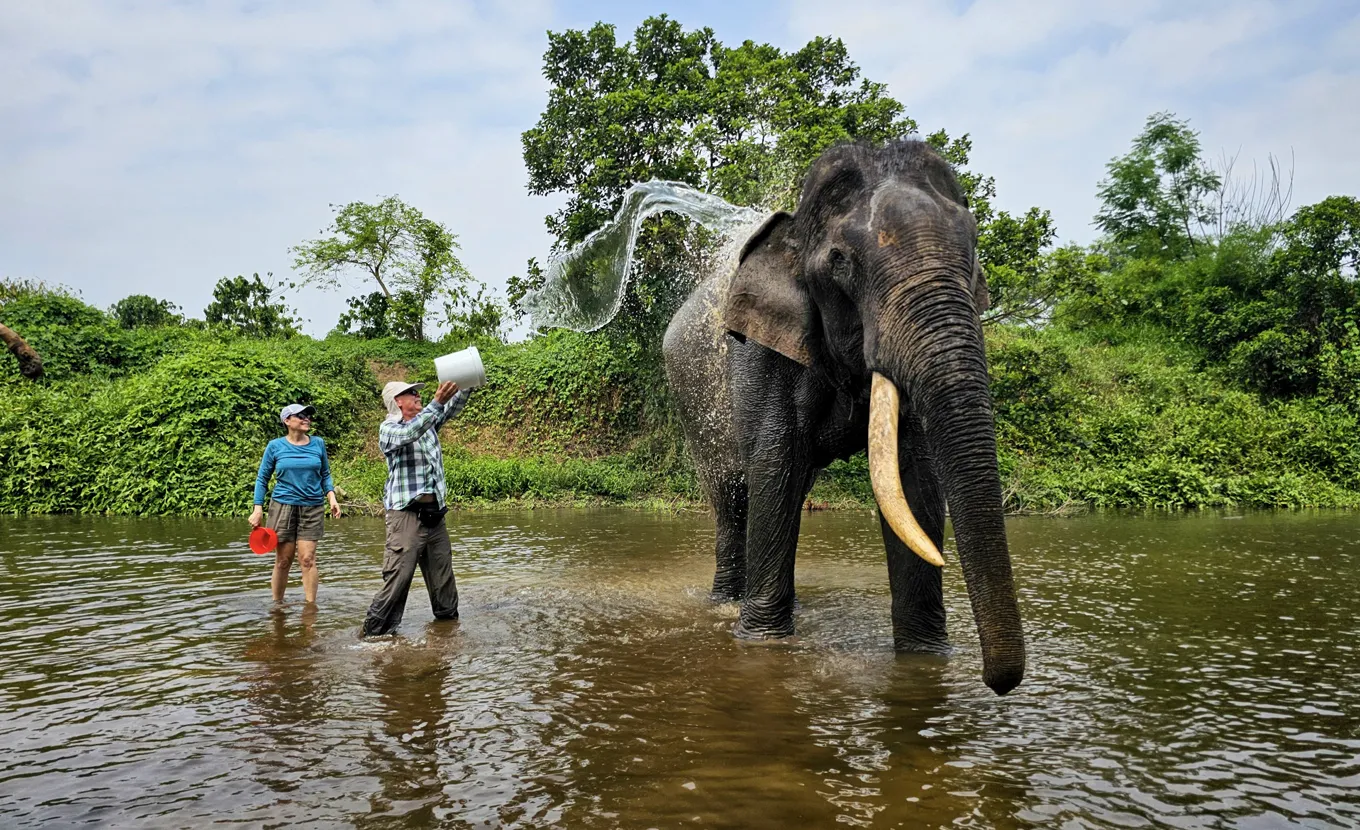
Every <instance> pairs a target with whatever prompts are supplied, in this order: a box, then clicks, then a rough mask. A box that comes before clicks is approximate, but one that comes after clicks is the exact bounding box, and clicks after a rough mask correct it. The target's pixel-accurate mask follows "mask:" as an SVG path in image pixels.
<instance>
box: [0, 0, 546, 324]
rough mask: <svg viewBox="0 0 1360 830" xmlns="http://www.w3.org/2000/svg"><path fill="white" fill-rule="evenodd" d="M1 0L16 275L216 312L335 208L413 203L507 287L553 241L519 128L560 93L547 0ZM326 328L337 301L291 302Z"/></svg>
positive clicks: (284, 259)
mask: <svg viewBox="0 0 1360 830" xmlns="http://www.w3.org/2000/svg"><path fill="white" fill-rule="evenodd" d="M248 8H249V7H247V6H242V5H239V4H235V3H232V4H224V3H216V4H206V5H193V6H189V5H173V6H169V5H164V4H149V3H131V4H123V5H118V6H115V5H113V4H80V5H68V6H57V5H53V4H6V6H5V7H4V10H3V11H0V33H3V34H0V88H3V89H4V90H5V91H4V93H2V94H0V95H2V96H3V97H0V182H3V190H4V192H5V193H6V194H7V197H6V198H5V199H3V200H0V275H10V276H24V277H36V278H41V279H46V280H48V281H51V282H58V283H64V284H67V285H69V286H71V287H74V288H77V289H79V290H81V292H82V293H83V295H84V296H85V298H86V299H87V300H88V301H90V302H93V303H96V304H98V305H108V304H109V303H111V302H113V301H114V300H117V299H118V298H120V297H122V296H125V295H127V294H129V293H137V292H145V293H151V294H153V295H156V296H160V297H166V298H169V299H171V300H172V301H174V302H176V303H178V304H180V305H181V306H183V307H184V308H185V309H186V310H187V311H189V312H190V313H193V314H199V313H201V310H202V309H203V307H204V306H205V305H206V304H207V302H208V300H209V299H210V296H211V290H212V286H213V284H214V283H215V282H216V280H217V279H218V278H219V277H222V276H227V275H234V274H237V273H246V274H249V273H250V272H252V271H259V272H261V273H264V272H266V271H273V272H274V273H275V274H276V276H281V277H285V278H286V277H288V276H289V274H290V267H289V266H290V257H289V256H288V254H287V248H288V247H289V246H290V245H293V244H296V243H297V242H300V241H302V240H303V239H307V238H312V237H314V236H316V235H318V233H319V231H320V230H321V229H322V228H323V227H324V226H325V225H326V224H328V222H329V219H330V216H331V213H330V209H329V208H328V205H329V204H331V203H344V202H347V201H351V200H355V199H361V200H372V199H374V198H375V197H378V196H380V195H388V194H392V193H399V194H400V195H401V196H402V197H403V198H405V199H406V200H407V201H409V202H410V203H411V204H414V205H416V206H417V207H419V208H421V209H422V210H423V211H424V212H425V213H426V214H427V215H428V216H431V217H432V218H435V219H437V220H439V221H442V222H445V223H446V224H448V225H449V226H450V228H452V229H453V230H454V232H455V233H457V234H459V236H460V241H461V243H462V246H463V249H462V252H461V253H462V259H463V261H464V263H465V264H466V265H467V266H468V267H469V269H470V270H471V271H472V272H473V274H474V275H475V276H477V277H478V278H480V279H482V280H484V281H486V282H488V283H490V284H492V285H503V283H504V280H505V278H506V277H507V276H509V275H510V274H512V273H517V272H520V271H521V270H522V268H523V266H524V262H525V260H526V259H527V258H528V257H530V256H541V255H542V254H543V253H544V252H545V251H546V250H547V248H548V245H549V242H550V240H549V238H548V236H547V234H546V232H545V231H544V229H543V221H542V220H543V216H544V215H545V214H547V213H549V212H551V211H552V210H553V209H554V208H555V207H556V205H557V202H556V200H551V199H542V198H533V197H530V196H528V195H527V193H526V190H525V182H526V174H525V171H524V168H523V164H522V163H521V161H520V158H519V154H520V145H519V132H520V131H521V130H523V129H524V128H526V127H527V126H529V125H530V124H532V123H533V121H534V119H535V118H536V117H537V113H538V111H539V109H541V107H542V104H543V100H544V98H545V95H546V86H545V82H544V81H543V80H542V78H541V77H540V72H539V67H540V62H541V54H542V51H543V48H544V42H543V32H544V30H545V29H547V28H548V26H549V23H550V19H551V12H552V9H551V8H550V6H549V5H548V4H546V3H545V2H507V3H501V4H491V5H487V4H474V3H472V2H447V3H412V2H395V3H383V4H375V3H369V2H361V1H360V0H346V1H345V2H326V3H321V2H313V3H293V4H288V5H286V6H282V5H281V6H275V5H265V6H259V7H258V10H257V11H248ZM296 301H297V304H298V305H299V307H300V310H301V311H302V312H303V314H304V316H305V317H308V318H310V319H311V321H312V322H311V324H310V325H309V326H308V330H309V331H312V332H314V333H323V332H324V331H326V330H327V329H328V328H329V327H330V325H332V324H333V323H334V321H335V319H336V317H337V316H338V314H339V312H340V310H341V309H342V308H343V295H336V294H322V293H320V292H315V291H308V292H304V293H302V294H300V295H298V296H297V297H296Z"/></svg>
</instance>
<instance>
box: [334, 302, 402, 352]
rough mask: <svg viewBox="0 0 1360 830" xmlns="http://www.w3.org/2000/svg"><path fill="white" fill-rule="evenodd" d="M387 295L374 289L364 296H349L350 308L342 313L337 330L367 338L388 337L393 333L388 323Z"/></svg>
mask: <svg viewBox="0 0 1360 830" xmlns="http://www.w3.org/2000/svg"><path fill="white" fill-rule="evenodd" d="M389 305H390V303H389V302H388V300H387V295H385V294H383V293H382V292H381V291H374V292H372V293H370V294H365V295H364V296H362V297H350V298H349V310H348V311H346V312H344V313H343V314H341V315H340V321H339V322H338V323H337V324H336V326H335V330H336V331H337V332H339V333H341V334H354V335H356V336H358V337H362V338H364V339H365V340H372V339H375V338H378V337H387V336H388V335H389V334H391V326H390V325H389V323H388V317H387V314H388V307H389Z"/></svg>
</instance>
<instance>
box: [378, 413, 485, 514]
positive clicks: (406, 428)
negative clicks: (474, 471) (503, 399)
mask: <svg viewBox="0 0 1360 830" xmlns="http://www.w3.org/2000/svg"><path fill="white" fill-rule="evenodd" d="M471 394H472V393H471V392H468V391H466V390H464V391H461V392H459V393H458V394H456V395H454V396H453V399H452V400H450V401H449V402H448V403H447V404H442V403H440V402H439V401H430V402H429V404H427V405H426V406H425V408H424V409H422V410H420V414H418V415H416V416H415V417H414V418H412V419H411V420H409V421H402V420H399V419H398V418H397V417H395V416H392V417H389V418H387V420H385V421H383V422H382V426H380V427H378V448H379V449H381V450H382V454H383V455H384V456H385V457H386V458H387V487H386V489H384V490H383V507H386V508H387V509H388V510H400V509H402V508H403V507H405V506H406V505H408V504H410V503H411V500H412V499H414V498H415V497H416V496H419V495H421V494H423V493H433V494H434V497H435V499H436V500H437V501H438V502H439V506H440V507H443V506H444V500H445V495H446V491H445V485H444V453H443V452H441V451H440V449H439V428H440V427H442V426H443V425H444V423H445V422H446V421H448V420H449V419H450V418H452V417H453V416H455V415H457V414H458V413H459V412H462V411H463V407H464V406H467V402H468V397H469V396H470V395H471Z"/></svg>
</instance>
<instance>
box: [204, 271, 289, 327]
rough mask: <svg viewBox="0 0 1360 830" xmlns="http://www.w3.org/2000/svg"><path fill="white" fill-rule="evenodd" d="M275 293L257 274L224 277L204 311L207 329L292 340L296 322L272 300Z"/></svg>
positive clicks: (283, 308) (280, 302)
mask: <svg viewBox="0 0 1360 830" xmlns="http://www.w3.org/2000/svg"><path fill="white" fill-rule="evenodd" d="M268 276H269V277H271V278H272V277H273V276H274V275H273V274H269V275H268ZM271 283H272V279H271ZM275 291H276V287H275V286H272V285H270V284H266V283H265V282H264V280H261V279H260V275H259V274H252V275H251V278H250V279H246V278H245V277H241V276H237V277H223V278H222V279H220V280H218V281H217V285H216V287H214V288H213V301H212V302H211V303H209V304H208V307H207V308H205V309H204V310H203V317H204V319H205V320H206V321H207V322H208V325H210V326H222V327H225V328H228V329H233V330H235V331H238V332H240V333H242V334H245V335H248V336H250V337H275V336H283V337H291V336H292V335H294V334H296V333H297V330H298V329H297V321H296V320H295V319H294V318H293V315H292V313H291V312H290V311H289V309H288V307H287V306H286V305H285V304H284V303H283V302H282V300H281V299H280V300H275V299H274V295H275Z"/></svg>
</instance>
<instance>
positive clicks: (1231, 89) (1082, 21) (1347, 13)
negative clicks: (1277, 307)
mask: <svg viewBox="0 0 1360 830" xmlns="http://www.w3.org/2000/svg"><path fill="white" fill-rule="evenodd" d="M1358 11H1360V10H1357V9H1356V8H1355V7H1353V6H1352V5H1350V4H1342V3H1335V2H1334V3H1325V2H1324V3H1306V2H1305V3H1299V2H1286V1H1285V0H1279V1H1267V0H1251V1H1250V2H1210V3H1196V4H1183V3H1171V2H1157V1H1156V0H1144V1H1143V2H1138V1H1137V0H1134V2H1106V3H1088V2H1081V0H1054V2H1047V3H1009V2H1002V0H977V2H974V3H972V4H971V5H968V6H967V7H966V8H960V7H959V5H958V4H956V3H954V2H952V0H913V2H896V1H894V2H887V1H886V0H885V1H884V2H878V1H877V0H843V2H839V3H837V4H835V5H834V6H829V5H827V4H824V3H819V2H811V0H795V2H794V3H793V6H792V14H791V18H790V19H791V34H793V35H794V36H795V37H796V38H803V39H806V38H809V37H812V36H813V35H815V34H828V33H829V34H837V35H839V36H841V37H842V38H843V39H844V40H845V42H846V45H847V47H848V48H849V51H850V55H851V56H852V58H854V59H855V60H856V61H857V62H858V63H859V64H860V65H861V67H862V68H863V69H864V72H865V75H866V76H867V77H870V78H872V79H874V80H880V81H885V82H887V83H888V85H889V90H890V92H891V93H892V94H893V95H894V96H895V97H897V98H898V100H901V101H903V102H904V103H905V104H906V105H907V107H908V113H909V114H911V115H912V116H913V117H914V118H916V119H917V121H919V122H920V124H921V127H922V129H923V130H931V129H937V128H939V127H945V128H946V129H948V130H950V132H951V133H963V132H967V133H971V134H972V136H973V142H974V153H973V166H974V167H975V168H976V169H978V170H980V171H983V172H986V173H989V174H991V175H994V176H995V177H996V179H997V184H998V187H999V189H1000V199H999V201H1000V206H1001V207H1003V208H1006V209H1009V210H1013V211H1018V210H1023V209H1024V208H1026V207H1027V206H1029V205H1040V206H1042V207H1047V208H1050V209H1052V210H1053V213H1054V216H1055V218H1056V219H1057V221H1058V228H1059V232H1060V234H1061V235H1062V237H1063V238H1064V239H1069V240H1076V241H1088V240H1090V239H1091V238H1092V237H1093V236H1094V229H1092V228H1091V226H1090V219H1091V216H1092V215H1093V214H1094V213H1095V209H1096V200H1095V191H1096V186H1097V182H1098V181H1099V180H1100V179H1101V178H1102V177H1103V175H1104V166H1105V163H1106V162H1107V161H1109V159H1110V158H1112V157H1114V156H1116V155H1121V154H1123V153H1125V152H1127V150H1128V147H1129V143H1130V142H1131V140H1132V139H1133V137H1134V136H1135V135H1136V134H1137V133H1138V132H1139V130H1140V129H1141V127H1142V125H1143V121H1144V119H1145V118H1146V117H1147V116H1148V115H1150V114H1151V113H1153V112H1157V111H1161V110H1170V111H1173V112H1175V113H1176V114H1177V115H1178V116H1179V117H1182V118H1189V119H1190V120H1191V125H1192V126H1193V127H1194V128H1195V129H1198V130H1199V131H1200V132H1201V140H1202V143H1203V147H1204V150H1205V154H1206V156H1208V157H1210V158H1217V157H1218V155H1219V153H1220V151H1226V152H1227V153H1228V154H1229V155H1231V154H1233V153H1236V152H1238V151H1239V150H1240V152H1241V162H1240V164H1242V165H1245V166H1247V167H1249V163H1248V162H1249V161H1250V160H1251V159H1256V160H1259V161H1260V162H1264V161H1265V158H1266V155H1267V154H1268V153H1273V154H1275V155H1276V156H1282V157H1284V158H1285V159H1286V161H1287V160H1288V158H1289V155H1290V152H1291V150H1292V151H1293V153H1294V156H1295V158H1296V171H1295V172H1296V180H1295V199H1294V204H1295V205H1301V204H1306V203H1309V202H1312V201H1316V200H1318V199H1320V198H1323V197H1324V196H1326V195H1329V194H1331V193H1336V192H1345V193H1352V194H1355V193H1360V160H1357V159H1356V157H1355V155H1354V153H1353V151H1351V150H1348V149H1345V148H1346V147H1347V146H1350V145H1352V144H1353V141H1354V136H1355V135H1356V134H1357V133H1356V127H1357V126H1360V124H1358V123H1357V118H1358V116H1357V114H1356V107H1355V102H1356V101H1360V56H1358V55H1357V53H1356V51H1355V49H1354V43H1355V35H1356V33H1357V32H1358V31H1360V14H1358V13H1357V12H1358ZM1240 169H1242V168H1241V167H1239V170H1240Z"/></svg>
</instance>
